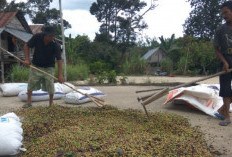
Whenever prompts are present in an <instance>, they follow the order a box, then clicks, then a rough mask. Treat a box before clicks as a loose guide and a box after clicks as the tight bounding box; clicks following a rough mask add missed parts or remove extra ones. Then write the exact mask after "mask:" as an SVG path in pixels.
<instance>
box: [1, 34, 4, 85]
mask: <svg viewBox="0 0 232 157" xmlns="http://www.w3.org/2000/svg"><path fill="white" fill-rule="evenodd" d="M1 46H2V33H0V47H1ZM0 53H1V55H0V60H1V79H2V83H4V82H5V78H4V55H3V52H0Z"/></svg>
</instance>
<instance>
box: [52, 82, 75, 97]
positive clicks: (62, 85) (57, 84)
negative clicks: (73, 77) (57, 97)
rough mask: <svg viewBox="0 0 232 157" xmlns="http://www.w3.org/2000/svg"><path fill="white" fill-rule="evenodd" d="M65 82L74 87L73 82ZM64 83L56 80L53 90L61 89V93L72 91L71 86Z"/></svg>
mask: <svg viewBox="0 0 232 157" xmlns="http://www.w3.org/2000/svg"><path fill="white" fill-rule="evenodd" d="M65 84H67V85H69V86H70V87H72V88H74V89H75V86H74V85H73V84H71V83H68V82H65ZM65 84H61V83H59V82H57V83H55V85H54V86H55V90H57V91H62V92H63V93H65V94H66V93H70V92H72V91H73V89H72V88H70V87H68V86H66V85H65Z"/></svg>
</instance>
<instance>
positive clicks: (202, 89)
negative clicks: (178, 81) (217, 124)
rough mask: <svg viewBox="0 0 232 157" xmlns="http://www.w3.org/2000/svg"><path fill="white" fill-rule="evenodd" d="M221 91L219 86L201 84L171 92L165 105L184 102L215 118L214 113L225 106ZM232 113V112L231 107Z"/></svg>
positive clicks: (231, 109)
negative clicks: (220, 94)
mask: <svg viewBox="0 0 232 157" xmlns="http://www.w3.org/2000/svg"><path fill="white" fill-rule="evenodd" d="M219 89H220V86H219V84H201V85H197V86H191V87H182V88H178V89H175V90H172V91H170V92H169V94H168V98H167V100H166V101H165V104H166V103H168V102H174V101H178V100H182V101H184V102H186V103H187V104H188V105H191V106H193V107H195V108H197V109H199V110H201V111H203V112H205V113H206V114H208V115H211V116H213V117H215V115H214V113H215V112H217V110H218V109H219V108H220V107H221V106H222V105H223V100H222V97H220V96H219ZM230 111H232V108H231V107H230Z"/></svg>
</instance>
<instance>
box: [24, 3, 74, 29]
mask: <svg viewBox="0 0 232 157" xmlns="http://www.w3.org/2000/svg"><path fill="white" fill-rule="evenodd" d="M52 1H53V0H28V2H27V8H28V9H27V14H29V16H30V18H31V19H32V22H33V23H39V24H45V25H46V24H52V25H55V26H57V28H60V26H61V23H60V11H59V10H57V9H55V8H52V9H50V3H51V2H52ZM63 21H64V28H65V29H67V28H71V25H70V24H69V23H68V21H66V20H63Z"/></svg>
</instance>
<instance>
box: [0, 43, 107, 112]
mask: <svg viewBox="0 0 232 157" xmlns="http://www.w3.org/2000/svg"><path fill="white" fill-rule="evenodd" d="M0 50H2V51H3V52H5V53H7V54H9V55H10V56H12V57H14V58H15V59H17V60H18V61H20V62H21V63H24V61H23V60H21V59H20V58H18V57H17V56H15V55H13V54H12V53H10V52H9V51H7V50H5V49H4V48H2V47H0ZM30 68H32V69H35V70H37V71H39V72H41V73H43V74H45V75H47V76H49V77H51V78H53V79H54V80H56V81H58V78H56V77H55V76H53V75H51V74H49V73H47V72H45V71H43V70H41V69H39V68H37V67H35V66H33V65H30ZM63 84H64V85H66V86H68V87H69V88H71V89H73V90H74V91H76V92H78V93H80V94H82V95H85V96H86V97H88V98H89V99H91V100H92V101H93V102H94V103H95V104H96V105H97V106H98V107H102V106H104V102H105V101H104V100H103V99H100V98H97V97H94V96H92V95H90V94H87V93H83V92H81V91H78V90H77V89H75V88H73V87H72V86H70V85H69V84H67V83H65V82H64V83H63Z"/></svg>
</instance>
